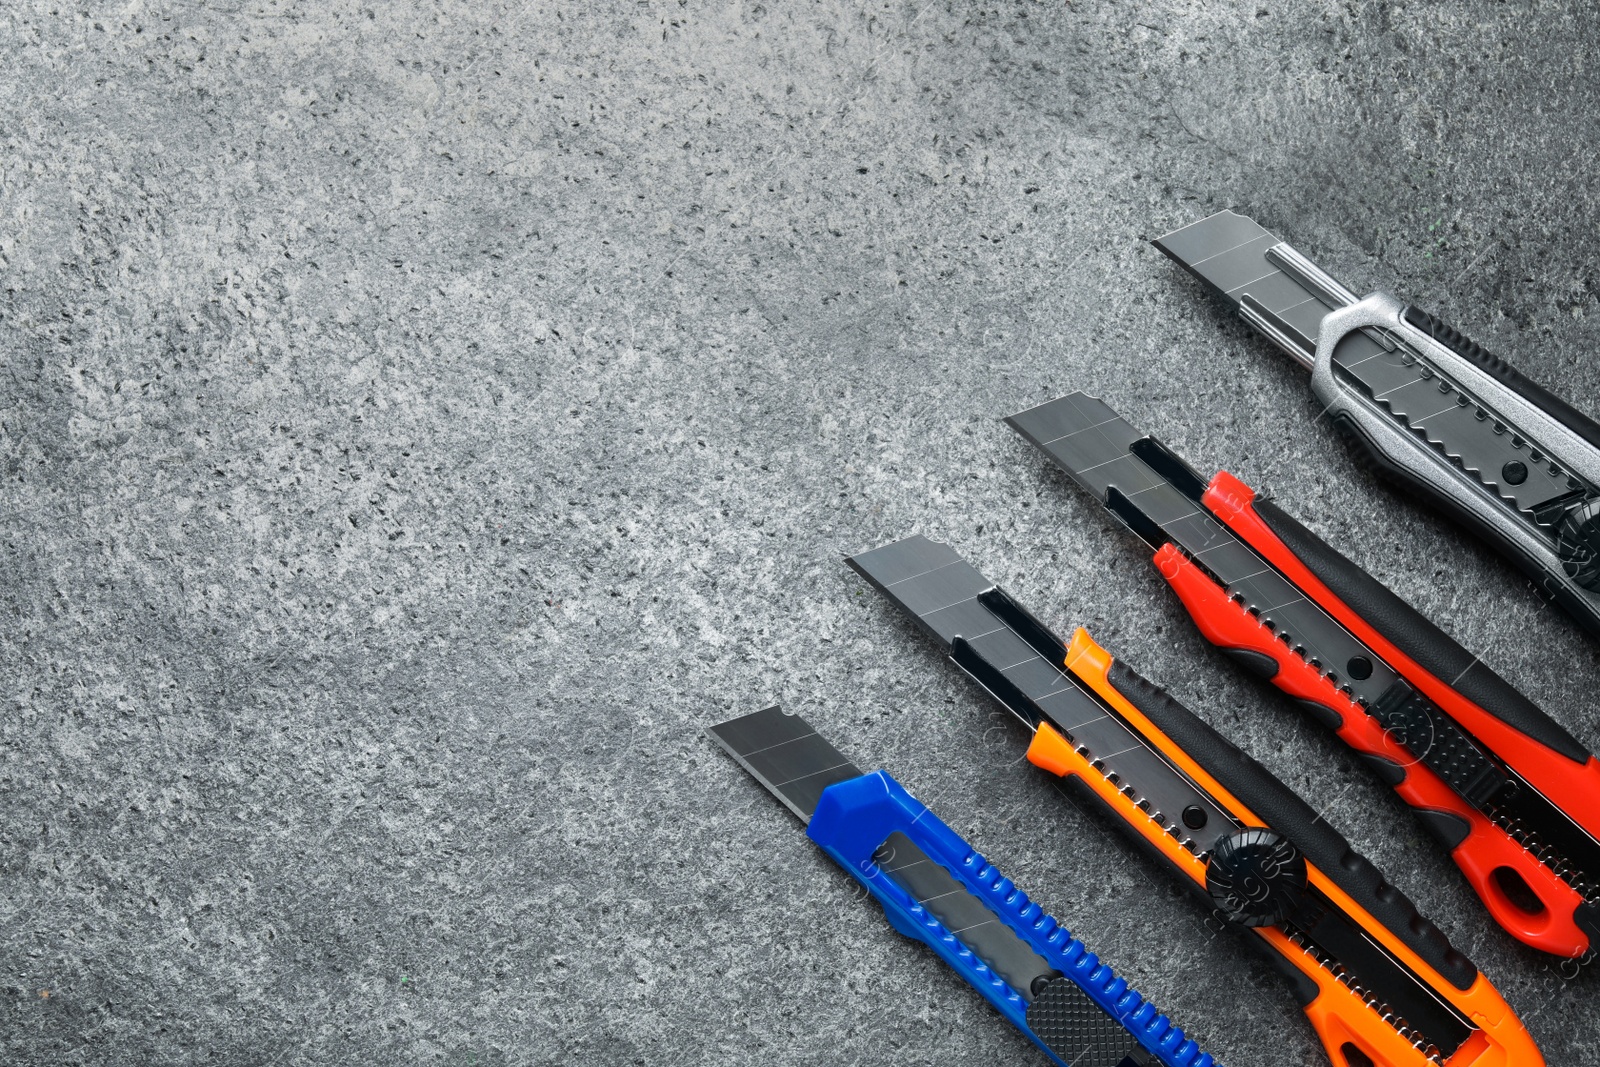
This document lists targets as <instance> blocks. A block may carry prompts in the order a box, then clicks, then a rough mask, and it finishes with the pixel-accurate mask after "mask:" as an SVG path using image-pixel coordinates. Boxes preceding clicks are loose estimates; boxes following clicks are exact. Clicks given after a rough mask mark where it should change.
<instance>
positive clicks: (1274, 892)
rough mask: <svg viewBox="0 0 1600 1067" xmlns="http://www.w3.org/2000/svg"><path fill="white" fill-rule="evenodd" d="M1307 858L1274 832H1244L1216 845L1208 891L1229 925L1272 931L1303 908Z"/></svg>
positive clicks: (1208, 877)
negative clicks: (1301, 902)
mask: <svg viewBox="0 0 1600 1067" xmlns="http://www.w3.org/2000/svg"><path fill="white" fill-rule="evenodd" d="M1305 888H1306V858H1305V857H1304V856H1302V855H1301V854H1300V850H1299V849H1297V848H1295V847H1294V844H1293V842H1291V841H1290V840H1289V839H1288V838H1286V837H1284V836H1283V835H1282V834H1280V833H1278V832H1276V831H1274V830H1266V829H1261V828H1255V829H1250V830H1240V831H1239V832H1238V833H1233V834H1229V835H1228V836H1226V837H1224V838H1221V839H1220V840H1218V841H1217V843H1216V845H1214V846H1213V847H1212V849H1211V860H1210V862H1208V863H1207V864H1206V892H1208V893H1210V894H1211V899H1212V901H1214V902H1215V903H1216V905H1217V907H1218V909H1220V910H1221V912H1222V913H1223V915H1225V916H1226V917H1227V918H1228V919H1229V920H1230V921H1232V922H1236V923H1240V924H1242V925H1244V926H1271V925H1272V924H1274V923H1279V922H1282V921H1283V920H1284V919H1287V918H1288V917H1289V916H1290V915H1292V914H1294V912H1295V910H1296V909H1297V908H1299V906H1300V901H1301V898H1302V896H1303V895H1304V893H1305Z"/></svg>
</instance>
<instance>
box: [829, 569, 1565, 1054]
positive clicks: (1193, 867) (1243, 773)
mask: <svg viewBox="0 0 1600 1067" xmlns="http://www.w3.org/2000/svg"><path fill="white" fill-rule="evenodd" d="M849 562H850V565H851V566H852V567H854V568H855V569H856V570H857V571H858V572H860V573H861V574H862V575H863V576H865V577H866V578H867V580H868V581H870V582H871V583H872V584H873V585H874V586H876V587H877V588H878V589H879V590H881V591H882V592H883V593H885V594H886V595H887V596H888V597H889V598H890V599H891V600H893V601H894V602H895V603H897V604H899V605H900V606H901V607H902V608H904V609H905V610H906V612H907V613H909V614H910V615H912V616H913V617H914V618H915V619H916V620H917V621H918V622H919V623H920V624H921V626H922V628H923V629H925V630H927V631H928V632H930V633H931V634H932V635H933V636H934V637H935V638H937V639H938V641H939V642H940V644H941V645H942V646H943V647H945V648H947V649H948V650H949V653H950V657H951V658H952V659H953V660H955V662H956V664H957V665H958V666H960V667H961V668H962V669H964V670H965V671H966V672H967V673H968V674H970V675H971V676H972V677H973V678H974V679H975V680H976V681H977V682H978V683H979V684H980V685H982V686H983V687H984V688H985V689H987V690H988V691H989V692H990V693H991V694H993V695H994V696H995V697H996V698H997V699H998V700H999V701H1000V702H1001V703H1002V704H1004V705H1005V706H1006V707H1007V708H1008V709H1010V710H1011V711H1012V712H1013V713H1014V714H1015V715H1016V716H1017V718H1018V719H1020V720H1021V721H1022V723H1023V724H1024V725H1025V726H1027V727H1028V728H1029V729H1030V730H1032V731H1033V740H1032V743H1031V744H1030V745H1029V747H1028V754H1027V755H1028V760H1029V761H1030V762H1032V763H1033V764H1035V765H1036V766H1039V767H1042V768H1044V769H1045V770H1047V771H1049V772H1051V773H1052V774H1055V775H1059V776H1061V777H1062V778H1064V779H1065V785H1066V786H1067V788H1068V789H1069V791H1070V792H1072V793H1073V794H1074V795H1075V796H1077V797H1079V798H1081V799H1082V800H1083V801H1084V802H1085V803H1086V804H1087V805H1089V806H1091V807H1095V808H1098V809H1100V810H1102V811H1104V812H1108V813H1109V814H1110V815H1111V816H1112V817H1113V819H1114V821H1115V822H1116V823H1117V824H1118V825H1119V826H1121V827H1122V828H1124V829H1126V830H1128V831H1130V832H1131V834H1132V835H1133V837H1134V840H1135V841H1136V842H1137V843H1139V844H1140V845H1142V846H1144V848H1145V850H1146V851H1147V852H1149V853H1151V854H1152V855H1154V856H1155V857H1157V858H1158V859H1159V860H1160V861H1161V862H1162V863H1164V864H1165V865H1166V866H1167V867H1169V868H1170V869H1171V870H1173V871H1174V872H1175V873H1176V874H1177V875H1178V876H1179V877H1180V878H1181V879H1182V880H1183V881H1184V882H1185V883H1186V884H1187V885H1188V886H1189V887H1190V888H1191V889H1193V890H1194V891H1195V892H1196V893H1198V894H1199V895H1200V896H1202V897H1203V898H1204V899H1205V900H1206V902H1207V903H1208V904H1210V905H1211V906H1212V907H1214V908H1216V909H1217V912H1218V914H1219V915H1220V916H1221V917H1222V918H1223V919H1224V920H1225V921H1227V922H1228V923H1229V924H1231V925H1233V926H1235V927H1237V928H1239V929H1240V931H1241V932H1242V933H1243V934H1244V935H1245V936H1246V937H1247V938H1248V941H1249V943H1251V944H1253V945H1255V946H1256V947H1258V948H1259V949H1260V950H1261V951H1262V952H1264V953H1265V955H1266V956H1267V958H1268V959H1269V960H1270V961H1271V962H1272V963H1273V965H1274V966H1275V967H1276V969H1277V970H1279V971H1280V972H1281V973H1282V974H1284V975H1285V976H1286V977H1287V978H1288V979H1289V980H1290V981H1291V983H1292V985H1293V987H1294V989H1295V992H1296V995H1297V998H1298V999H1299V1001H1300V1003H1301V1005H1302V1006H1303V1008H1304V1010H1305V1013H1306V1015H1307V1016H1308V1017H1309V1018H1310V1020H1311V1023H1312V1025H1313V1026H1314V1027H1315V1029H1316V1031H1317V1034H1318V1036H1319V1038H1320V1039H1321V1041H1322V1043H1323V1045H1324V1046H1325V1047H1326V1049H1327V1051H1328V1055H1329V1057H1330V1058H1331V1059H1332V1060H1333V1062H1334V1063H1335V1064H1337V1065H1339V1067H1372V1065H1379V1067H1403V1065H1411V1067H1421V1065H1424V1064H1442V1065H1448V1067H1466V1065H1468V1064H1471V1065H1475V1067H1489V1065H1491V1064H1494V1065H1506V1067H1513V1065H1514V1067H1535V1065H1538V1064H1542V1063H1543V1062H1544V1061H1543V1058H1542V1057H1541V1056H1540V1055H1539V1052H1538V1049H1537V1048H1535V1047H1534V1044H1533V1041H1532V1039H1531V1038H1530V1037H1529V1036H1528V1033H1527V1031H1526V1029H1524V1027H1523V1025H1522V1022H1521V1020H1519V1019H1518V1018H1517V1016H1516V1014H1515V1013H1514V1012H1513V1011H1512V1010H1511V1008H1510V1007H1509V1006H1507V1004H1506V1003H1505V1001H1504V1000H1503V999H1502V998H1501V996H1500V994H1499V992H1498V991H1497V990H1496V989H1495V988H1494V986H1492V985H1490V983H1489V981H1488V980H1487V979H1486V978H1484V977H1483V975H1481V974H1480V973H1479V972H1478V970H1477V968H1476V967H1474V966H1473V964H1472V962H1471V961H1470V960H1468V959H1467V958H1466V957H1465V956H1463V955H1461V954H1460V953H1459V952H1457V951H1455V950H1454V949H1453V948H1451V947H1450V944H1449V942H1448V941H1447V940H1446V938H1445V936H1444V934H1443V933H1441V932H1440V931H1439V929H1438V928H1437V927H1435V926H1434V925H1433V924H1432V923H1430V922H1429V921H1428V920H1426V919H1425V918H1423V917H1422V916H1421V915H1419V914H1418V913H1417V911H1416V908H1415V907H1414V906H1413V905H1412V904H1411V902H1410V901H1409V900H1407V899H1406V898H1405V897H1404V896H1403V895H1402V894H1401V893H1400V892H1399V890H1397V889H1395V888H1394V887H1393V886H1391V885H1389V884H1387V883H1386V882H1384V881H1383V878H1382V876H1381V875H1380V874H1379V872H1378V871H1377V869H1376V868H1374V867H1373V865H1372V864H1371V863H1369V862H1368V861H1367V860H1366V859H1365V858H1363V857H1362V856H1361V855H1359V854H1358V853H1356V852H1355V851H1353V850H1352V849H1351V848H1350V846H1349V844H1348V843H1347V842H1346V841H1345V840H1344V838H1342V837H1341V836H1340V835H1339V834H1338V833H1337V832H1336V831H1335V830H1333V829H1332V828H1331V827H1330V826H1328V824H1327V823H1326V822H1324V821H1322V820H1321V818H1320V817H1319V816H1318V815H1317V814H1316V812H1314V811H1313V810H1312V809H1311V808H1310V807H1309V806H1308V805H1306V804H1305V802H1304V801H1302V800H1300V798H1299V797H1297V796H1296V795H1295V794H1294V793H1292V792H1291V791H1290V790H1289V789H1288V788H1287V787H1286V786H1284V785H1283V783H1282V782H1280V781H1278V780H1277V779H1276V778H1274V777H1273V776H1272V775H1271V774H1270V773H1269V772H1268V771H1267V770H1266V769H1265V768H1264V767H1262V766H1261V765H1260V764H1259V763H1257V762H1256V761H1254V760H1252V759H1251V758H1250V757H1248V756H1246V755H1245V754H1244V753H1242V752H1240V751H1239V750H1238V749H1237V748H1234V747H1233V746H1232V745H1231V744H1229V743H1228V742H1227V741H1226V740H1224V739H1223V738H1222V737H1221V736H1220V735H1218V734H1217V733H1216V732H1215V731H1213V730H1212V729H1211V728H1210V727H1208V726H1207V725H1206V724H1205V723H1204V722H1202V721H1201V720H1200V719H1198V718H1197V717H1195V716H1194V715H1193V714H1192V713H1191V712H1189V711H1188V710H1187V709H1186V708H1184V707H1183V706H1181V705H1180V704H1178V702H1177V701H1175V700H1173V699H1172V698H1171V697H1170V696H1168V695H1167V694H1166V693H1165V692H1163V691H1162V690H1160V689H1158V688H1157V687H1155V686H1154V685H1152V684H1150V683H1149V682H1147V681H1145V680H1144V679H1143V678H1141V677H1139V676H1138V675H1137V674H1135V673H1134V672H1133V671H1132V670H1130V669H1129V668H1128V667H1127V666H1125V665H1124V664H1122V663H1119V662H1117V661H1115V660H1113V659H1112V658H1111V656H1110V655H1108V654H1107V653H1106V652H1105V651H1104V650H1103V649H1101V648H1100V647H1099V646H1098V645H1096V644H1095V643H1094V641H1093V640H1091V639H1090V637H1089V635H1088V634H1087V633H1085V632H1084V631H1083V630H1081V629H1080V630H1078V631H1076V632H1075V633H1074V634H1073V637H1072V640H1071V642H1070V643H1063V642H1062V641H1061V640H1060V639H1059V638H1057V637H1056V636H1055V635H1054V634H1053V633H1051V632H1050V631H1049V630H1048V629H1047V628H1046V627H1045V626H1044V625H1043V624H1042V623H1040V622H1039V621H1038V620H1037V619H1035V618H1034V617H1033V616H1032V615H1030V614H1028V612H1027V611H1026V610H1024V609H1023V608H1022V607H1020V606H1019V605H1018V604H1017V603H1016V602H1015V601H1013V600H1012V599H1011V597H1010V596H1008V595H1007V594H1006V593H1005V592H1004V591H1003V590H1001V589H999V588H997V587H996V586H994V585H993V584H992V583H990V582H989V581H988V580H986V579H985V578H984V577H983V575H982V574H980V573H979V572H978V571H977V570H975V569H974V568H973V567H972V566H971V565H970V564H968V563H966V562H965V561H964V560H963V559H962V558H961V557H960V556H959V555H958V554H957V553H956V552H955V551H954V550H952V549H951V548H950V547H949V546H947V545H943V544H940V543H938V542H934V541H929V540H927V539H925V538H921V537H913V538H909V539H907V540H904V541H898V542H895V543H894V544H891V545H887V546H885V547H883V548H879V549H875V550H873V551H870V552H864V553H862V554H860V555H858V556H854V557H852V558H851V559H850V561H849Z"/></svg>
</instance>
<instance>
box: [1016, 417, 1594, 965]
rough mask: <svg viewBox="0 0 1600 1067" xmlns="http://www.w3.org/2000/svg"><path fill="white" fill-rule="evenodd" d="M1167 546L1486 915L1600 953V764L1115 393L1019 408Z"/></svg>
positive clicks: (1207, 606) (1359, 574) (1078, 476)
mask: <svg viewBox="0 0 1600 1067" xmlns="http://www.w3.org/2000/svg"><path fill="white" fill-rule="evenodd" d="M1006 421H1007V422H1009V423H1010V424H1011V426H1012V427H1013V428H1015V429H1016V430H1017V431H1018V432H1020V433H1021V434H1022V435H1023V436H1024V437H1026V438H1028V440H1030V441H1032V442H1033V443H1034V444H1035V445H1036V446H1038V447H1039V449H1040V450H1041V451H1043V452H1044V453H1045V454H1046V455H1048V456H1049V457H1050V458H1051V459H1053V460H1054V461H1055V462H1056V464H1057V465H1058V466H1060V467H1061V468H1062V469H1064V470H1065V471H1066V472H1067V473H1068V474H1069V475H1071V476H1072V478H1073V479H1074V480H1075V481H1076V482H1078V484H1079V485H1081V486H1083V487H1084V488H1085V489H1087V490H1088V491H1089V492H1090V493H1091V494H1093V495H1094V496H1095V497H1096V498H1097V499H1098V500H1100V501H1101V502H1102V503H1104V504H1105V505H1106V507H1107V509H1108V510H1110V511H1111V512H1112V513H1113V514H1114V515H1116V516H1117V517H1118V518H1120V519H1121V520H1122V521H1123V522H1124V523H1126V524H1127V525H1128V527H1129V528H1131V529H1132V530H1133V531H1134V532H1135V533H1137V534H1138V535H1139V536H1140V537H1142V538H1143V539H1144V540H1145V541H1146V542H1147V543H1148V544H1149V545H1150V547H1151V548H1152V549H1155V550H1156V552H1155V556H1154V560H1153V562H1154V563H1155V565H1156V568H1157V569H1158V570H1159V571H1160V572H1161V576H1162V577H1163V578H1165V579H1166V580H1167V583H1168V584H1169V585H1171V586H1172V588H1173V591H1174V592H1176V593H1177V594H1178V598H1179V599H1180V600H1181V601H1183V605H1184V607H1185V608H1186V609H1187V610H1188V612H1189V614H1190V615H1191V616H1192V617H1193V618H1194V621H1195V624H1196V625H1197V626H1199V628H1200V632H1201V633H1202V634H1204V635H1205V637H1206V639H1207V640H1209V641H1210V642H1211V643H1212V644H1215V645H1217V646H1218V647H1220V648H1221V649H1222V650H1223V651H1225V652H1228V653H1229V654H1230V655H1231V656H1232V657H1233V658H1234V659H1236V660H1237V661H1239V662H1240V663H1242V664H1243V665H1244V666H1245V667H1247V668H1248V669H1250V670H1252V671H1253V672H1255V673H1256V674H1258V675H1260V676H1261V677H1264V678H1269V679H1271V681H1272V683H1273V684H1274V685H1276V686H1277V687H1278V688H1279V689H1281V690H1283V691H1284V692H1285V693H1287V694H1289V695H1290V696H1292V697H1294V698H1296V699H1297V700H1298V701H1299V702H1300V704H1301V705H1302V707H1303V708H1304V709H1305V710H1306V711H1308V712H1309V713H1310V714H1311V715H1312V716H1313V717H1314V718H1316V719H1317V720H1318V721H1319V722H1321V723H1323V724H1324V725H1326V726H1328V727H1329V728H1330V729H1332V730H1334V731H1335V732H1336V733H1337V734H1338V736H1339V737H1340V738H1341V739H1342V740H1344V741H1345V742H1346V743H1347V744H1349V745H1350V746H1351V747H1352V748H1354V749H1355V750H1356V751H1357V752H1358V753H1360V754H1361V755H1362V756H1363V757H1365V758H1366V762H1368V763H1369V764H1370V765H1371V766H1372V767H1373V768H1374V769H1375V770H1376V772H1377V773H1378V774H1379V776H1380V777H1382V778H1383V779H1384V780H1385V781H1386V782H1388V783H1389V784H1390V785H1391V786H1393V787H1394V790H1395V792H1397V793H1399V794H1400V796H1401V798H1402V799H1403V800H1405V802H1406V803H1407V804H1409V805H1411V806H1412V807H1413V808H1415V809H1417V813H1418V816H1419V817H1420V818H1421V819H1422V822H1423V825H1424V826H1426V827H1427V829H1428V830H1429V831H1431V832H1432V834H1433V835H1434V836H1435V837H1436V838H1438V839H1439V840H1440V841H1441V842H1442V843H1443V844H1444V845H1445V847H1446V848H1448V849H1449V850H1450V854H1451V856H1452V858H1454V860H1455V862H1456V864H1457V866H1459V867H1460V868H1461V870H1462V872H1463V873H1464V874H1465V875H1466V876H1467V879H1468V881H1470V882H1471V884H1472V887H1473V889H1474V890H1475V891H1476V892H1477V893H1478V895H1479V896H1480V897H1482V898H1483V901H1484V903H1485V904H1486V905H1488V908H1489V910H1490V912H1491V913H1492V914H1493V915H1494V917H1495V919H1496V921H1498V922H1499V923H1500V924H1501V925H1502V926H1503V927H1505V929H1506V930H1508V931H1509V932H1510V933H1511V934H1513V935H1514V936H1515V937H1517V938H1518V939H1520V940H1521V941H1523V942H1525V943H1527V944H1529V945H1532V946H1533V947H1535V948H1539V949H1543V950H1544V951H1546V952H1551V953H1555V954H1556V955H1560V956H1579V955H1582V954H1583V953H1584V952H1586V951H1588V950H1589V949H1591V948H1594V947H1600V944H1597V942H1600V841H1597V838H1600V762H1597V761H1596V760H1595V758H1594V757H1593V756H1592V755H1590V754H1589V753H1588V751H1587V750H1585V749H1584V747H1583V746H1582V745H1581V744H1580V743H1579V742H1578V741H1577V740H1576V739H1575V738H1573V736H1572V735H1571V734H1569V733H1568V732H1567V731H1566V730H1564V729H1562V728H1561V726H1560V725H1558V724H1557V723H1555V722H1554V721H1552V720H1551V719H1550V718H1549V717H1548V716H1546V715H1545V714H1544V713H1543V712H1542V711H1540V710H1539V709H1538V708H1537V707H1535V706H1534V705H1533V704H1532V703H1531V702H1530V701H1529V700H1528V699H1527V698H1526V697H1524V696H1523V695H1522V694H1521V693H1519V692H1517V691H1516V690H1515V689H1513V688H1512V687H1511V686H1510V685H1509V684H1507V683H1506V682H1505V681H1504V680H1503V679H1501V678H1500V677H1499V676H1498V675H1496V674H1495V673H1494V672H1493V671H1491V670H1489V668H1487V667H1485V666H1484V665H1483V664H1482V663H1481V662H1479V661H1478V659H1477V658H1476V657H1475V656H1473V655H1471V654H1470V653H1469V652H1467V650H1466V649H1464V648H1462V647H1461V646H1460V645H1458V644H1456V642H1455V641H1453V640H1451V639H1450V638H1449V637H1448V636H1447V635H1446V634H1444V633H1443V632H1442V631H1441V630H1439V629H1438V628H1437V627H1435V626H1434V625H1433V624H1432V623H1430V622H1428V620H1426V619H1425V618H1423V617H1422V616H1421V615H1419V614H1418V613H1417V612H1416V611H1415V610H1413V609H1412V608H1411V606H1410V605H1408V604H1406V603H1405V602H1404V601H1402V600H1401V599H1400V598H1398V597H1397V596H1395V595H1394V594H1393V593H1391V592H1390V591H1389V590H1388V589H1386V588H1385V587H1384V586H1383V585H1381V584H1380V583H1379V582H1378V581H1377V580H1376V579H1374V578H1373V577H1372V576H1371V575H1369V574H1367V573H1366V572H1365V571H1363V570H1362V569H1361V568H1359V567H1357V566H1356V565H1355V564H1353V563H1351V562H1350V561H1349V560H1347V559H1345V558H1344V557H1343V556H1341V555H1339V554H1338V553H1337V552H1335V551H1334V550H1333V549H1332V548H1330V547H1329V546H1328V545H1327V544H1325V543H1324V542H1323V541H1321V540H1320V539H1319V538H1318V537H1317V536H1316V535H1315V534H1313V533H1311V531H1309V530H1307V529H1306V528H1305V527H1303V526H1301V525H1300V524H1299V523H1298V522H1296V521H1295V520H1294V519H1293V518H1291V517H1290V516H1289V515H1288V514H1286V513H1285V512H1284V511H1283V510H1282V509H1280V508H1279V507H1277V506H1276V505H1275V504H1274V503H1273V502H1272V501H1270V500H1265V499H1260V498H1257V497H1256V496H1255V493H1254V492H1253V491H1252V490H1251V489H1250V487H1249V486H1247V485H1245V484H1244V483H1243V482H1241V481H1239V479H1237V478H1235V477H1234V476H1233V475H1231V474H1229V473H1227V472H1226V471H1223V472H1221V473H1219V474H1217V476H1216V477H1215V478H1213V479H1211V481H1210V482H1209V483H1207V482H1206V481H1205V480H1204V479H1202V478H1201V477H1200V476H1199V475H1198V474H1197V473H1195V471H1194V470H1193V469H1192V468H1190V467H1189V466H1188V464H1186V463H1185V462H1184V461H1183V460H1182V459H1180V458H1179V457H1178V456H1177V455H1176V454H1174V453H1173V452H1172V451H1171V450H1170V449H1168V448H1167V447H1166V446H1165V445H1163V444H1162V443H1161V442H1160V441H1158V440H1156V439H1155V438H1153V437H1147V436H1145V435H1143V434H1141V433H1140V432H1139V431H1138V430H1136V429H1134V428H1133V427H1132V426H1130V425H1129V424H1128V422H1127V421H1126V420H1124V419H1123V418H1122V417H1121V416H1119V415H1118V414H1117V413H1116V412H1115V411H1113V410H1111V408H1110V407H1108V406H1107V405H1106V404H1105V403H1104V402H1103V401H1100V400H1098V399H1096V398H1094V397H1091V396H1089V395H1087V394H1085V393H1072V394H1070V395H1068V396H1064V397H1061V398H1059V399H1057V400H1053V401H1051V402H1049V403H1047V404H1043V405H1040V406H1039V407H1036V408H1032V409H1030V410H1028V411H1024V412H1021V413H1019V414H1016V415H1012V416H1011V417H1009V418H1008V419H1007V420H1006Z"/></svg>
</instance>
